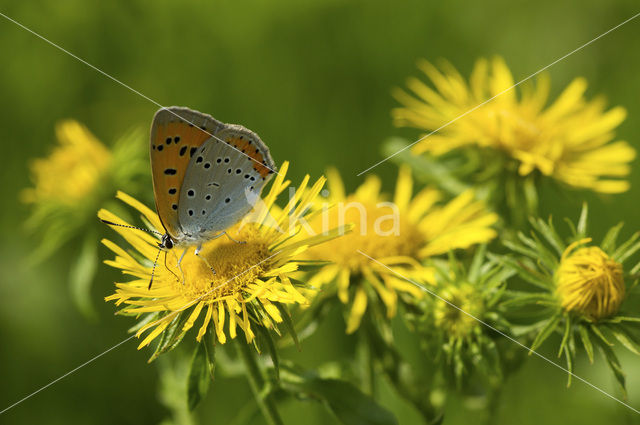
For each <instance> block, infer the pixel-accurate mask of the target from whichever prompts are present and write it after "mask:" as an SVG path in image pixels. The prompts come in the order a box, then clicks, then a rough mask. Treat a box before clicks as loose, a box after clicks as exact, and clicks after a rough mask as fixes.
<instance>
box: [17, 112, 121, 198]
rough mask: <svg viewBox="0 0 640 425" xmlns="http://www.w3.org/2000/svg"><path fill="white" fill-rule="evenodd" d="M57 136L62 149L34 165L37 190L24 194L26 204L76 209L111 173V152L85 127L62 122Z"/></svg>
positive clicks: (28, 190) (33, 171)
mask: <svg viewBox="0 0 640 425" xmlns="http://www.w3.org/2000/svg"><path fill="white" fill-rule="evenodd" d="M56 135H57V138H58V143H59V145H58V146H57V147H56V148H55V149H54V150H53V152H52V153H51V155H50V156H49V157H48V158H46V159H36V160H34V161H33V162H32V163H31V174H32V177H33V180H34V186H35V187H34V188H32V189H26V190H25V191H24V192H23V200H24V201H25V202H30V203H35V202H46V201H55V202H59V203H61V204H64V205H74V204H76V203H77V202H78V201H79V200H82V199H83V198H85V197H86V196H88V195H91V194H92V192H93V191H94V190H95V188H96V186H97V185H98V183H99V182H100V180H101V179H102V178H104V176H105V175H106V173H107V172H108V171H109V167H110V165H111V161H112V159H113V158H112V154H111V152H110V151H109V149H107V148H106V147H105V146H104V145H103V144H102V143H100V141H98V139H96V137H95V136H94V135H93V134H91V132H90V131H89V130H88V129H87V128H86V127H85V126H83V125H82V124H80V123H79V122H77V121H73V120H69V121H63V122H61V123H60V124H58V125H57V127H56Z"/></svg>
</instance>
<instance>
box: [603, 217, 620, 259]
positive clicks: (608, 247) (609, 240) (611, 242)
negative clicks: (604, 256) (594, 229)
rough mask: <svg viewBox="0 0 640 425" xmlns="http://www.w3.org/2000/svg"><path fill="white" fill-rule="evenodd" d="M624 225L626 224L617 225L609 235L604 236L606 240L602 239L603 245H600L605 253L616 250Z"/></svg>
mask: <svg viewBox="0 0 640 425" xmlns="http://www.w3.org/2000/svg"><path fill="white" fill-rule="evenodd" d="M623 225H624V223H618V224H616V225H615V226H613V227H612V228H611V229H609V231H608V232H607V234H606V235H605V236H604V239H602V243H601V244H600V248H602V250H603V251H604V252H611V251H612V250H613V249H615V247H616V240H617V239H618V235H619V234H620V230H621V229H622V226H623Z"/></svg>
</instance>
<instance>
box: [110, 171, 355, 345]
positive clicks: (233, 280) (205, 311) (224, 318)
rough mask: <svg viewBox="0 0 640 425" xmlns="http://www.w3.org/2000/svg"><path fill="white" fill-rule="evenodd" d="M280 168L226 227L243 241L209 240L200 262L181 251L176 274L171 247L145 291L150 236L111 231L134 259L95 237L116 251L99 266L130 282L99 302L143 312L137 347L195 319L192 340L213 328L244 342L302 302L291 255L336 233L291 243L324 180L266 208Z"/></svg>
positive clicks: (148, 213) (279, 187)
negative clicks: (249, 209) (243, 216)
mask: <svg viewBox="0 0 640 425" xmlns="http://www.w3.org/2000/svg"><path fill="white" fill-rule="evenodd" d="M288 165H289V164H288V163H286V162H285V163H284V164H283V165H282V169H281V170H280V172H279V174H278V176H277V177H276V178H275V180H274V183H273V184H272V186H271V188H270V191H269V193H268V194H267V195H266V196H265V197H264V198H263V202H262V203H260V202H259V203H258V206H259V207H260V208H259V209H257V210H255V211H254V212H253V213H252V214H251V216H250V217H249V218H248V219H247V220H243V221H241V222H239V223H237V224H236V225H234V226H232V227H231V228H230V229H229V230H228V232H229V233H230V234H231V235H233V237H234V239H237V240H240V241H243V242H244V243H237V242H234V241H232V240H231V239H230V238H226V237H220V238H217V239H214V240H211V241H209V242H207V243H205V244H204V245H203V249H202V251H201V253H200V254H199V255H200V256H202V257H204V259H206V262H205V261H203V260H202V259H201V258H198V257H196V256H195V255H194V253H193V249H194V248H189V250H188V252H187V253H186V255H185V256H184V259H183V261H182V263H181V268H182V273H184V275H182V273H181V271H180V270H179V269H178V267H177V261H178V256H179V255H180V253H179V252H178V253H177V252H176V251H177V250H176V249H173V250H170V251H168V252H166V261H165V260H163V259H162V257H161V260H160V262H159V264H158V266H157V267H156V269H155V275H154V279H153V285H152V287H151V288H150V289H148V286H149V282H150V279H151V273H152V263H153V261H154V259H155V258H156V255H157V252H158V248H157V243H158V239H157V238H155V237H154V236H152V235H150V234H148V233H146V232H143V231H139V230H131V229H127V228H123V227H115V230H116V231H118V233H120V234H121V235H122V236H123V237H124V238H125V239H126V240H127V242H129V243H130V244H131V246H132V247H133V248H135V249H136V250H137V251H138V252H139V253H140V254H141V255H142V260H138V259H137V256H136V255H131V254H130V253H129V252H128V251H127V250H125V249H123V248H121V247H120V246H118V245H117V244H115V243H113V242H111V241H108V240H103V243H104V244H105V245H106V246H107V247H108V248H109V249H111V250H112V251H113V252H114V253H115V254H116V258H115V260H113V261H107V262H106V263H107V264H109V265H111V266H112V267H115V268H117V269H121V270H122V271H123V273H125V274H129V275H132V276H135V277H136V279H135V280H133V281H129V282H126V283H118V284H117V285H116V286H117V290H116V292H115V294H113V295H111V296H108V297H107V298H106V300H109V301H111V300H113V301H115V302H116V305H121V304H124V305H125V307H124V309H123V310H122V313H125V314H131V315H140V314H150V315H151V316H148V317H147V318H146V319H145V320H147V322H146V323H145V324H144V325H143V326H141V327H140V328H139V329H138V331H137V336H138V337H140V336H141V335H142V334H143V333H144V332H145V331H148V330H151V332H150V333H148V334H147V336H146V337H145V338H144V339H143V340H142V342H141V343H140V345H139V347H138V348H142V347H144V346H146V345H148V344H149V343H150V342H151V341H152V340H154V339H155V338H156V337H158V336H159V335H161V334H162V333H163V332H164V331H166V330H167V329H172V328H175V327H178V334H179V335H183V334H184V333H185V332H186V331H188V330H189V329H190V328H192V327H193V326H194V324H195V323H196V321H197V320H198V319H199V318H200V317H202V315H204V318H203V319H202V321H201V323H200V327H199V330H198V333H197V336H196V339H197V340H198V341H200V340H201V339H202V337H203V336H204V335H205V333H206V332H207V331H208V329H209V327H210V326H211V325H213V329H214V330H215V333H216V335H217V339H218V341H220V343H225V342H226V340H227V335H228V336H229V337H230V338H235V337H236V335H237V328H238V327H239V328H240V329H241V330H242V332H243V333H244V335H245V338H246V340H247V342H251V341H252V340H253V339H254V337H255V334H254V331H253V329H255V328H252V326H262V327H265V328H269V329H274V330H276V331H277V328H276V324H278V323H280V322H282V321H283V314H284V312H283V310H281V308H282V305H284V304H300V305H304V304H307V303H308V296H309V294H311V292H312V291H311V290H310V289H309V288H307V287H301V286H300V283H299V282H294V281H292V280H290V279H289V277H288V275H289V274H290V273H292V272H294V271H296V270H297V269H298V266H299V262H297V261H296V258H297V257H299V255H300V254H301V253H302V252H304V251H305V250H306V249H307V248H309V247H310V246H313V245H316V244H320V243H322V242H325V241H327V240H330V239H332V238H334V237H336V236H338V235H339V234H341V233H343V232H344V230H343V229H335V230H332V231H329V232H328V233H327V234H325V235H321V236H316V237H309V238H304V239H300V240H295V241H294V240H292V238H291V235H292V234H293V233H295V232H296V231H297V230H299V227H300V221H301V220H302V219H303V218H304V216H305V214H306V213H307V211H308V208H309V206H310V204H311V203H312V202H313V200H314V198H315V197H316V196H317V195H318V193H319V192H320V190H321V189H322V186H323V185H324V182H325V180H326V179H325V178H324V177H322V178H320V179H318V181H317V182H316V183H315V184H314V185H313V186H312V187H311V188H309V187H308V183H309V176H306V177H305V178H304V179H303V181H302V183H301V184H300V187H299V188H297V190H296V192H295V194H294V195H293V197H292V199H291V200H290V202H289V203H288V204H287V206H286V207H285V208H284V209H280V208H277V207H276V206H275V205H274V202H275V201H276V198H277V197H278V195H279V194H280V193H281V192H282V191H283V190H284V189H285V188H287V186H288V185H289V183H290V182H289V181H288V180H287V181H285V180H284V178H285V175H286V172H287V169H288ZM118 198H119V199H121V200H123V201H124V202H126V203H127V204H129V205H131V206H132V207H134V208H136V209H137V210H138V211H140V212H141V213H142V215H143V216H144V218H145V219H146V220H147V221H148V222H149V223H150V224H151V228H152V229H154V230H158V231H162V229H163V227H162V224H161V222H160V220H159V218H158V216H157V214H155V213H154V212H153V211H152V210H150V209H149V208H147V207H146V206H144V205H143V204H141V203H140V202H138V201H137V200H135V199H133V198H132V197H130V196H128V195H125V194H124V193H118ZM99 217H100V218H101V219H104V220H108V221H111V222H116V223H123V221H122V220H120V219H119V218H118V217H116V216H115V215H114V214H112V213H110V212H109V211H106V210H101V211H100V212H99ZM208 264H209V265H211V267H213V269H214V270H215V274H213V273H212V271H211V269H210V268H209V266H208ZM182 276H184V281H183V278H182Z"/></svg>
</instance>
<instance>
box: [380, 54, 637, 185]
mask: <svg viewBox="0 0 640 425" xmlns="http://www.w3.org/2000/svg"><path fill="white" fill-rule="evenodd" d="M418 67H419V68H420V70H421V71H423V72H424V73H425V75H426V76H427V77H428V78H429V79H430V80H431V83H432V84H433V87H434V88H431V87H429V86H427V85H426V84H424V83H423V82H422V81H420V80H419V79H417V78H410V79H409V80H408V82H407V87H408V88H409V90H410V91H411V92H412V94H409V93H407V92H405V91H404V90H401V89H397V90H395V91H394V96H395V97H396V99H397V100H398V101H399V102H400V103H401V104H402V105H403V107H402V108H397V109H395V110H394V111H393V117H394V120H395V123H396V124H397V125H401V126H411V127H415V128H419V129H423V130H427V131H434V130H437V129H439V128H440V127H443V126H445V127H444V128H442V130H439V131H438V132H437V133H436V134H433V135H430V136H429V137H427V138H425V139H424V140H422V141H421V142H419V143H418V144H416V145H415V146H414V148H413V152H414V153H415V154H421V153H424V152H429V153H431V154H434V155H441V154H444V153H446V152H449V151H451V150H453V149H456V148H460V147H465V146H470V145H476V146H479V147H486V148H492V149H496V150H499V151H502V152H505V153H506V154H507V155H508V156H510V157H512V158H514V159H515V160H517V161H518V163H519V168H518V172H519V174H520V175H523V176H524V175H528V174H530V173H531V172H533V171H534V170H538V171H540V172H541V173H542V174H544V175H546V176H552V177H553V178H555V179H557V180H559V181H561V182H564V183H566V184H568V185H571V186H574V187H577V188H584V189H590V190H593V191H596V192H602V193H619V192H624V191H626V190H628V189H629V183H628V181H627V180H626V179H625V178H626V177H627V176H628V175H629V172H630V167H629V163H630V162H631V161H632V160H633V159H634V158H635V155H636V153H635V150H634V149H633V148H632V147H631V146H630V145H629V144H628V143H627V142H625V141H615V142H611V141H612V140H613V138H614V130H615V128H616V127H617V126H618V125H619V124H620V123H621V122H622V121H623V120H624V119H625V117H626V111H625V109H624V108H622V107H615V108H612V109H609V110H605V102H604V100H603V99H602V98H596V99H595V100H591V101H588V100H586V99H585V98H584V92H585V90H586V88H587V82H586V80H585V79H583V78H576V79H575V80H573V82H571V84H569V86H568V87H567V88H566V89H565V90H564V91H563V92H562V93H561V94H560V96H559V97H558V98H557V99H556V100H555V101H554V102H553V103H552V104H551V105H549V106H547V107H545V104H546V103H547V100H548V96H549V86H550V82H549V78H548V76H547V75H541V76H540V77H539V78H538V81H537V84H536V85H535V87H534V85H533V84H529V85H527V84H523V86H522V88H521V90H520V93H521V96H520V98H518V96H517V94H516V90H515V89H513V90H509V89H510V88H511V87H512V86H513V85H514V84H515V82H514V80H513V77H512V75H511V72H510V71H509V69H508V68H507V66H506V64H505V63H504V61H503V60H502V59H501V58H499V57H496V58H494V59H493V60H492V61H488V60H486V59H480V60H478V61H477V63H476V65H475V67H474V69H473V72H472V74H471V77H470V79H469V84H467V82H466V81H465V80H464V78H463V77H462V76H461V75H460V74H459V73H458V71H457V70H456V69H455V68H454V67H453V66H452V65H450V64H449V63H446V62H445V63H444V64H443V65H442V66H441V70H438V69H437V68H436V67H435V66H433V65H432V64H430V63H429V62H427V61H424V60H423V61H420V62H419V64H418ZM494 96H495V98H494V99H491V98H493V97H494ZM489 99H491V100H490V101H489ZM486 101H488V102H487V103H486V104H484V105H482V106H480V107H478V108H477V109H474V108H476V107H477V106H478V105H480V104H482V103H483V102H486ZM472 109H474V110H473V111H471V112H469V111H470V110H472ZM452 121H453V122H452Z"/></svg>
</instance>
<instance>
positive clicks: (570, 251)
mask: <svg viewBox="0 0 640 425" xmlns="http://www.w3.org/2000/svg"><path fill="white" fill-rule="evenodd" d="M590 241H591V239H583V240H579V241H577V242H574V243H572V244H571V245H569V246H568V247H567V249H566V250H565V251H564V253H563V254H562V259H561V261H560V266H559V267H558V270H557V272H556V284H557V289H556V291H557V294H558V297H559V298H560V303H561V305H562V307H563V308H564V309H565V310H566V311H573V312H577V313H580V314H583V315H585V316H587V317H589V318H590V319H593V320H598V319H602V318H605V317H609V316H612V315H614V314H615V313H617V312H618V309H619V308H620V304H622V301H623V300H624V297H625V285H624V277H623V271H622V265H621V264H620V263H618V262H616V261H614V260H613V259H611V258H610V257H609V256H608V255H607V254H606V253H605V252H604V251H603V250H602V249H600V248H599V247H597V246H590V247H588V246H582V247H579V246H581V245H584V244H585V243H588V242H590ZM578 247H579V248H578Z"/></svg>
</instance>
